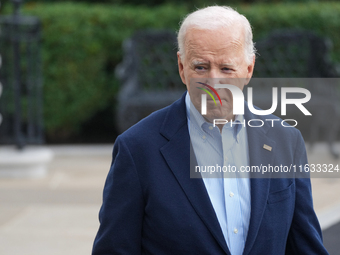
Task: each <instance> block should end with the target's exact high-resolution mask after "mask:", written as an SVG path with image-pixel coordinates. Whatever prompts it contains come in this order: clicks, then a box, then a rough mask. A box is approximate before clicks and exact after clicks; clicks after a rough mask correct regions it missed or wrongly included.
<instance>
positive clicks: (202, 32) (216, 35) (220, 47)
mask: <svg viewBox="0 0 340 255" xmlns="http://www.w3.org/2000/svg"><path fill="white" fill-rule="evenodd" d="M244 45H245V33H244V27H243V26H242V25H239V24H235V25H234V26H231V27H227V28H217V29H209V30H208V29H200V28H196V27H191V28H189V29H188V30H187V33H186V37H185V41H184V50H185V55H187V54H188V53H189V54H190V52H192V51H196V52H197V51H211V52H220V53H223V51H224V50H226V49H227V48H229V49H234V50H235V51H238V50H239V49H240V48H241V49H244Z"/></svg>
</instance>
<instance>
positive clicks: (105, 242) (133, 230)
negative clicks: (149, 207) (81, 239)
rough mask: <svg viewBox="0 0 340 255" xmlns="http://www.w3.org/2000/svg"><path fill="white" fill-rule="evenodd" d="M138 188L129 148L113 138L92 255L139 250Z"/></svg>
mask: <svg viewBox="0 0 340 255" xmlns="http://www.w3.org/2000/svg"><path fill="white" fill-rule="evenodd" d="M143 208H144V201H143V195H142V189H141V185H140V182H139V178H138V175H137V171H136V166H135V164H134V161H133V158H132V156H131V154H130V151H129V148H128V147H127V146H126V144H125V143H124V141H123V140H122V139H120V137H118V138H117V140H116V142H115V145H114V149H113V156H112V164H111V168H110V171H109V174H108V176H107V179H106V183H105V187H104V192H103V204H102V207H101V209H100V212H99V221H100V227H99V230H98V233H97V236H96V238H95V241H94V245H93V250H92V255H104V254H105V255H109V254H110V255H111V254H136V255H138V254H141V232H142V219H143V213H144V209H143Z"/></svg>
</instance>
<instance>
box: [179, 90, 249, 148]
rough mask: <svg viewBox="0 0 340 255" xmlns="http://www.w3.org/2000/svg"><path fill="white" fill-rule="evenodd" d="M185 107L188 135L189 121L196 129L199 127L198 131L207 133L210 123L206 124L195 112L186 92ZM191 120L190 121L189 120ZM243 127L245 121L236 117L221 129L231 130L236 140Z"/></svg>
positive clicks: (240, 117)
mask: <svg viewBox="0 0 340 255" xmlns="http://www.w3.org/2000/svg"><path fill="white" fill-rule="evenodd" d="M185 105H186V112H187V120H188V127H189V133H190V121H191V123H192V124H193V125H195V126H196V127H199V129H200V130H201V131H203V132H205V133H207V134H208V133H210V132H208V128H209V127H210V126H213V124H212V123H210V122H207V121H206V120H205V119H204V118H203V116H202V115H201V114H200V113H199V112H198V111H197V109H196V107H195V106H194V105H193V104H192V103H191V100H190V95H189V93H188V92H187V94H186V96H185ZM190 118H192V120H191V119H190ZM231 123H232V126H231ZM244 126H245V120H244V117H243V115H236V116H235V120H233V121H232V122H228V123H227V124H225V125H224V126H223V129H230V128H232V129H233V130H234V132H233V134H234V138H235V139H236V141H237V140H238V139H237V136H238V134H239V133H240V131H241V129H242V128H243V127H244Z"/></svg>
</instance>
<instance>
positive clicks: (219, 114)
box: [177, 26, 255, 122]
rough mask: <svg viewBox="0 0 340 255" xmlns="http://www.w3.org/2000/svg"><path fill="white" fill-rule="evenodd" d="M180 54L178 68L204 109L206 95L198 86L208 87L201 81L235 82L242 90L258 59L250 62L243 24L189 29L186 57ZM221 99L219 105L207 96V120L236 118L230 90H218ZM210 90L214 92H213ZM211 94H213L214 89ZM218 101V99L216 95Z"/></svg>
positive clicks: (190, 90) (189, 89)
mask: <svg viewBox="0 0 340 255" xmlns="http://www.w3.org/2000/svg"><path fill="white" fill-rule="evenodd" d="M177 57H178V68H179V74H180V76H181V79H182V82H183V83H184V84H185V85H186V87H187V89H188V92H189V95H190V99H191V102H192V103H193V104H194V106H195V108H196V109H197V110H198V111H199V112H200V111H201V94H206V92H204V91H203V90H201V89H197V87H201V88H205V89H207V88H206V87H205V86H204V85H202V84H200V83H197V82H202V83H205V84H208V85H210V86H212V87H214V84H217V83H220V84H232V85H235V86H237V87H239V88H240V89H243V87H244V85H246V84H248V82H249V80H250V78H251V76H252V73H253V68H254V62H255V58H254V60H253V61H252V63H251V64H247V62H246V57H245V50H244V29H243V28H242V26H235V27H233V28H227V29H226V28H223V29H217V30H212V31H211V30H199V29H196V28H190V29H189V30H188V31H187V34H186V39H185V56H184V59H183V61H182V60H181V58H180V55H179V53H177ZM216 91H217V93H218V94H219V95H220V97H221V100H222V106H221V105H220V103H218V105H217V106H216V105H215V103H214V101H213V99H212V98H210V96H207V115H204V117H205V119H206V120H207V121H209V122H213V119H227V120H230V119H234V116H233V114H232V109H233V104H232V103H233V101H232V95H231V92H230V91H229V90H228V89H216ZM210 92H211V91H210ZM211 94H214V93H213V92H211ZM214 97H215V99H216V101H217V102H219V100H218V99H217V97H216V96H215V95H214Z"/></svg>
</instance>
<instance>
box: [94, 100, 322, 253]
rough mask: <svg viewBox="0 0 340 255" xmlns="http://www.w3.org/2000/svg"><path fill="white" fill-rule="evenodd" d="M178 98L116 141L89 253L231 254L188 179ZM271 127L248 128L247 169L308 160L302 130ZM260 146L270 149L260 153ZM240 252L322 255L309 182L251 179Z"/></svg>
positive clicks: (199, 184) (205, 200)
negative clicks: (247, 218)
mask: <svg viewBox="0 0 340 255" xmlns="http://www.w3.org/2000/svg"><path fill="white" fill-rule="evenodd" d="M184 99H185V95H183V97H182V98H181V99H179V100H178V101H176V102H175V103H173V104H172V105H171V106H169V107H166V108H164V109H162V110H159V111H157V112H155V113H153V114H151V115H150V116H149V117H147V118H145V119H144V120H142V121H140V122H139V123H138V124H136V125H135V126H133V127H131V128H130V129H129V130H127V131H126V132H124V133H123V134H122V135H120V136H119V137H118V138H117V140H116V143H115V145H114V149H113V160H112V165H111V169H110V172H109V174H108V177H107V180H106V184H105V188H104V196H103V205H102V207H101V210H100V214H99V219H100V228H99V231H98V233H97V236H96V239H95V241H94V246H93V253H92V254H93V255H104V254H105V255H109V254H131V255H138V254H154V255H166V254H169V255H197V254H202V255H205V254H207V255H208V254H213V255H218V254H228V255H230V252H229V250H228V247H227V244H226V242H225V239H224V237H223V234H222V231H221V228H220V225H219V222H218V220H217V217H216V214H215V211H214V209H213V206H212V204H211V202H210V199H209V196H208V193H207V191H206V188H205V186H204V183H203V180H202V179H199V178H198V179H191V178H190V174H189V168H190V138H189V132H188V125H187V117H186V108H185V100H184ZM254 118H256V119H258V118H260V117H259V116H254V115H252V113H250V112H249V110H247V109H245V119H254ZM267 118H268V116H267ZM273 118H274V117H273ZM275 118H277V117H275ZM277 123H278V122H275V124H276V126H277V128H271V127H270V125H271V122H266V124H265V125H264V126H263V127H261V128H248V130H247V132H248V143H249V156H250V165H260V164H263V165H265V164H267V165H268V164H271V165H280V164H283V165H290V164H295V165H303V164H305V163H306V162H307V158H306V151H305V146H304V141H303V139H302V137H301V134H300V132H299V131H298V130H297V129H295V128H284V127H282V126H281V125H280V124H279V125H277ZM264 144H267V145H269V146H271V147H272V151H268V150H265V149H263V145H264ZM243 254H244V255H280V254H298V255H302V254H306V255H313V254H315V255H316V254H317V255H322V254H328V253H327V251H326V250H325V249H324V247H323V244H322V238H321V230H320V226H319V223H318V220H317V218H316V215H315V213H314V210H313V204H312V196H311V186H310V180H309V179H306V178H304V179H297V178H296V179H295V178H292V179H269V178H267V179H251V217H250V224H249V231H248V236H247V240H246V244H245V248H244V253H243Z"/></svg>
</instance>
